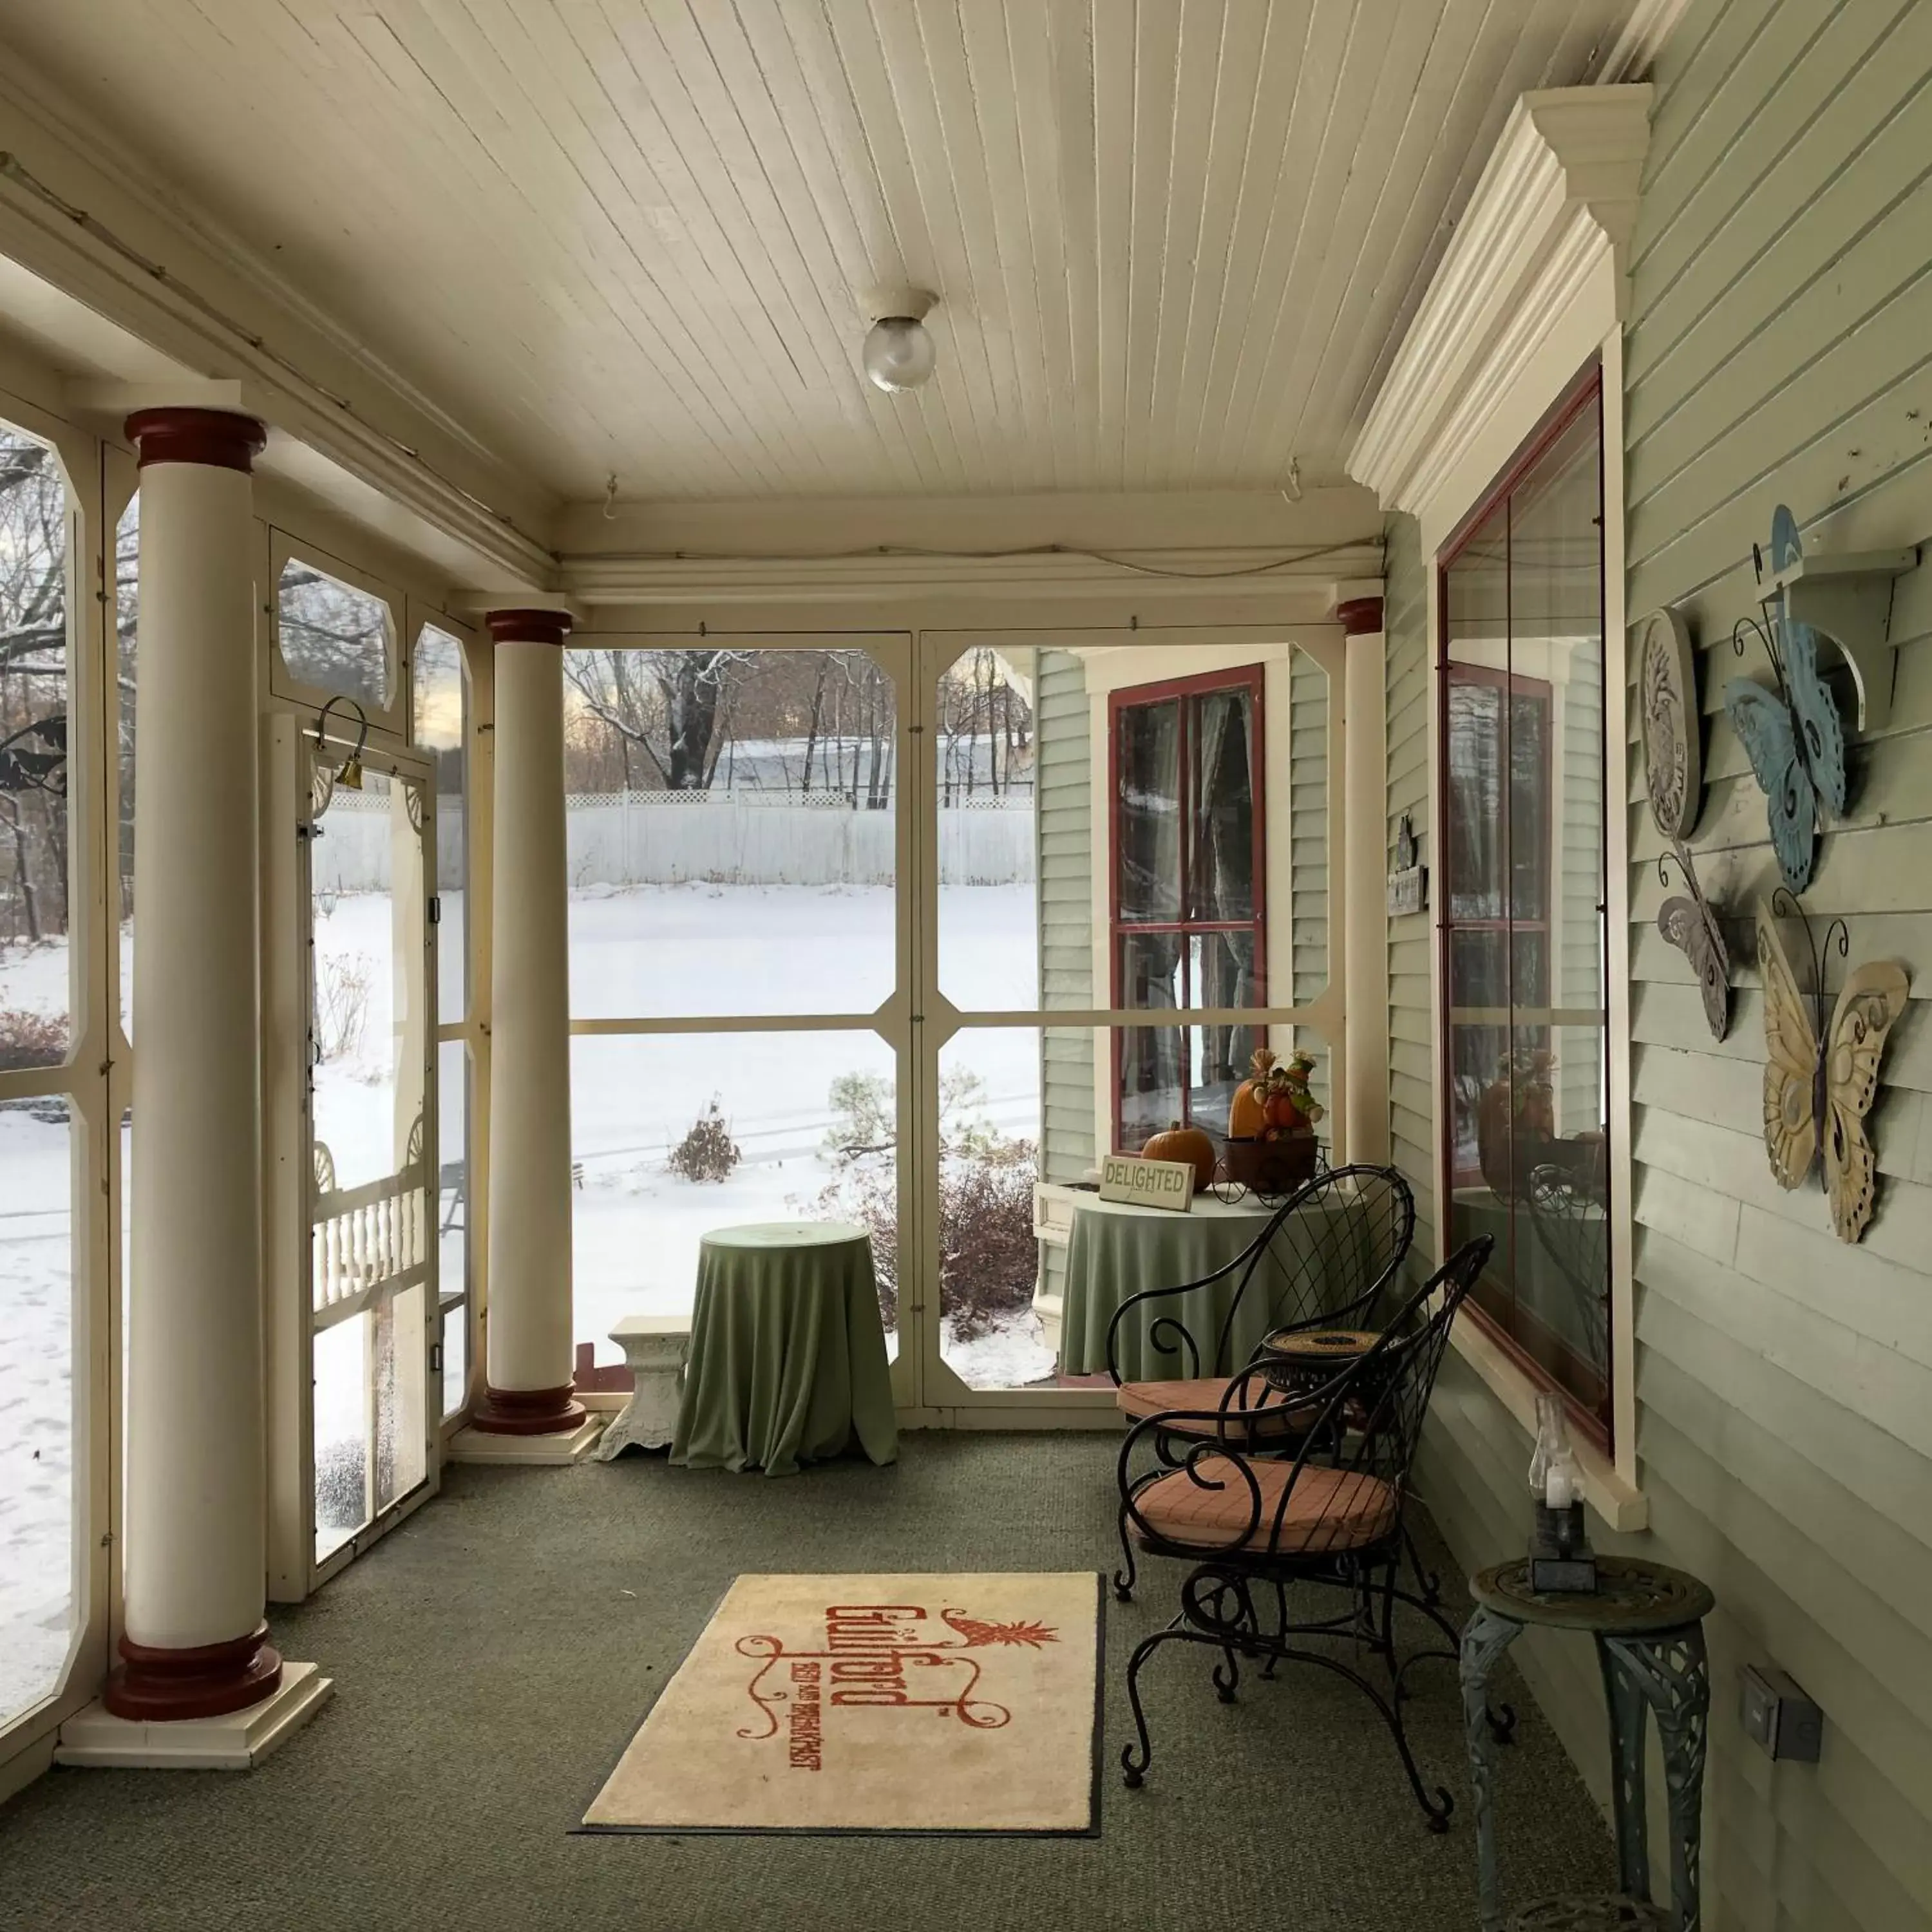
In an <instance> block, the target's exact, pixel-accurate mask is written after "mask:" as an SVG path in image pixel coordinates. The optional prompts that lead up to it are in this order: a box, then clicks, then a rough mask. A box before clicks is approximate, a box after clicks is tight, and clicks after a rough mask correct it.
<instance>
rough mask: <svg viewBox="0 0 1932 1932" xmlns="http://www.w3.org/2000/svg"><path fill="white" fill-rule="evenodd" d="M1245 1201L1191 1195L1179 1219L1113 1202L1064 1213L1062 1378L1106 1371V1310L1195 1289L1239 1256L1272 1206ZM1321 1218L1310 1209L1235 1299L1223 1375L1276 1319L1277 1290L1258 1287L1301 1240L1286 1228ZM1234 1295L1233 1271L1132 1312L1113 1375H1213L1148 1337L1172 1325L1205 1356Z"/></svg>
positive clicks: (1317, 1209) (1320, 1210)
mask: <svg viewBox="0 0 1932 1932" xmlns="http://www.w3.org/2000/svg"><path fill="white" fill-rule="evenodd" d="M1279 1205H1280V1204H1279V1203H1278V1202H1277V1203H1276V1204H1275V1205H1274V1206H1270V1205H1268V1204H1267V1203H1265V1202H1259V1201H1256V1200H1253V1199H1248V1200H1245V1201H1241V1202H1236V1203H1235V1204H1233V1205H1229V1203H1228V1202H1223V1201H1220V1200H1217V1199H1216V1198H1215V1197H1214V1196H1213V1195H1211V1194H1208V1195H1201V1194H1197V1195H1196V1196H1195V1197H1194V1205H1193V1207H1191V1208H1190V1209H1189V1210H1188V1211H1187V1213H1186V1214H1175V1212H1174V1211H1172V1209H1169V1208H1142V1207H1137V1206H1135V1205H1132V1204H1131V1203H1129V1202H1123V1201H1103V1200H1102V1199H1100V1197H1099V1196H1097V1195H1095V1196H1088V1197H1084V1198H1083V1199H1082V1200H1081V1201H1080V1202H1079V1205H1077V1206H1076V1208H1075V1209H1074V1211H1073V1229H1072V1232H1070V1235H1069V1236H1068V1238H1067V1289H1066V1300H1065V1302H1064V1307H1063V1313H1062V1316H1061V1332H1060V1366H1061V1371H1062V1373H1064V1374H1067V1375H1070V1376H1084V1375H1097V1374H1100V1373H1104V1371H1105V1370H1106V1367H1107V1327H1108V1324H1109V1322H1112V1320H1113V1319H1114V1311H1115V1310H1116V1309H1117V1308H1118V1307H1120V1305H1121V1303H1122V1302H1124V1301H1126V1300H1127V1298H1129V1296H1130V1295H1138V1294H1139V1293H1140V1292H1141V1291H1142V1289H1149V1288H1174V1287H1178V1286H1180V1285H1181V1283H1184V1282H1193V1281H1199V1280H1202V1277H1204V1276H1207V1275H1210V1274H1213V1273H1214V1271H1215V1270H1216V1269H1217V1268H1223V1267H1225V1266H1226V1265H1227V1264H1228V1263H1229V1262H1232V1261H1233V1260H1235V1259H1236V1258H1237V1257H1238V1256H1240V1255H1241V1253H1244V1251H1245V1250H1247V1247H1249V1245H1250V1244H1251V1243H1252V1242H1253V1241H1254V1239H1255V1238H1256V1236H1257V1235H1259V1234H1260V1233H1261V1232H1262V1229H1264V1228H1265V1227H1266V1226H1268V1222H1269V1220H1270V1219H1271V1217H1272V1216H1273V1215H1274V1212H1275V1207H1277V1206H1279ZM1329 1211H1330V1210H1329V1209H1328V1208H1326V1207H1325V1206H1323V1205H1319V1204H1317V1203H1313V1202H1311V1203H1310V1204H1308V1205H1307V1206H1305V1207H1304V1208H1302V1209H1301V1211H1300V1214H1298V1215H1297V1216H1296V1217H1292V1219H1291V1220H1289V1223H1287V1225H1286V1226H1284V1227H1283V1229H1282V1231H1281V1233H1280V1235H1279V1236H1278V1237H1277V1239H1276V1241H1274V1243H1272V1244H1270V1249H1269V1252H1268V1256H1266V1257H1265V1259H1263V1260H1262V1264H1261V1268H1260V1270H1259V1272H1258V1273H1257V1274H1256V1279H1255V1282H1254V1285H1253V1290H1252V1292H1250V1293H1249V1294H1247V1295H1244V1296H1243V1297H1242V1299H1241V1311H1240V1313H1239V1315H1238V1318H1237V1319H1236V1322H1235V1332H1234V1334H1232V1335H1231V1336H1230V1337H1229V1349H1230V1353H1231V1356H1232V1362H1231V1366H1232V1367H1236V1368H1238V1367H1241V1365H1242V1364H1244V1363H1245V1362H1247V1361H1249V1360H1250V1359H1251V1358H1253V1355H1254V1353H1255V1352H1256V1349H1259V1347H1260V1346H1261V1344H1262V1340H1263V1338H1264V1337H1265V1336H1266V1335H1267V1334H1268V1331H1269V1330H1270V1329H1271V1328H1273V1327H1274V1325H1275V1323H1276V1322H1277V1320H1278V1319H1280V1318H1279V1317H1278V1316H1277V1315H1275V1314H1274V1313H1271V1302H1272V1301H1273V1298H1274V1297H1273V1290H1274V1288H1275V1287H1276V1286H1278V1285H1279V1283H1278V1281H1275V1280H1265V1279H1264V1278H1263V1277H1265V1276H1268V1275H1269V1274H1271V1271H1275V1270H1277V1269H1285V1268H1286V1265H1288V1264H1289V1262H1291V1261H1292V1259H1294V1258H1295V1256H1297V1254H1298V1250H1297V1248H1296V1247H1295V1244H1297V1243H1298V1242H1300V1241H1304V1240H1305V1239H1306V1238H1307V1236H1306V1235H1305V1233H1304V1231H1303V1229H1301V1228H1298V1226H1297V1225H1296V1223H1297V1221H1298V1220H1300V1218H1301V1215H1307V1216H1314V1215H1319V1214H1326V1213H1328V1212H1329ZM1239 1286H1241V1271H1239V1270H1238V1269H1235V1270H1233V1271H1230V1272H1229V1274H1225V1275H1223V1277H1221V1279H1220V1280H1219V1281H1215V1282H1210V1283H1208V1286H1206V1287H1205V1288H1202V1289H1196V1291H1195V1292H1193V1293H1192V1294H1190V1295H1181V1296H1178V1297H1175V1298H1169V1299H1166V1300H1163V1301H1161V1302H1160V1303H1159V1304H1157V1305H1154V1306H1152V1307H1142V1308H1141V1309H1139V1310H1136V1315H1137V1316H1139V1319H1138V1320H1135V1319H1130V1320H1129V1321H1127V1322H1124V1323H1123V1324H1122V1325H1121V1337H1120V1355H1121V1360H1120V1364H1119V1367H1120V1373H1121V1380H1122V1381H1124V1382H1160V1381H1162V1380H1164V1379H1167V1378H1169V1377H1172V1376H1187V1375H1192V1374H1201V1375H1208V1374H1211V1373H1214V1368H1213V1365H1212V1364H1210V1363H1205V1362H1204V1363H1203V1364H1202V1365H1201V1367H1199V1369H1198V1370H1196V1369H1192V1368H1190V1367H1188V1366H1187V1364H1186V1363H1185V1362H1184V1361H1181V1360H1180V1359H1179V1358H1177V1357H1176V1356H1175V1355H1174V1354H1173V1353H1172V1352H1171V1351H1170V1352H1162V1351H1161V1350H1160V1349H1157V1348H1156V1347H1155V1346H1154V1342H1153V1340H1152V1337H1151V1331H1152V1329H1153V1328H1154V1324H1155V1323H1156V1322H1159V1321H1160V1320H1161V1319H1163V1317H1167V1316H1172V1317H1174V1318H1176V1319H1178V1320H1179V1321H1180V1322H1181V1324H1182V1325H1184V1327H1185V1328H1187V1331H1188V1332H1189V1333H1190V1334H1191V1335H1193V1337H1195V1339H1196V1342H1197V1343H1199V1344H1200V1345H1201V1346H1202V1347H1203V1348H1206V1349H1211V1348H1212V1346H1213V1345H1214V1340H1215V1338H1216V1337H1217V1336H1218V1335H1219V1334H1220V1332H1221V1325H1222V1323H1223V1322H1224V1321H1226V1319H1227V1314H1228V1310H1229V1307H1230V1306H1231V1305H1232V1303H1233V1301H1234V1299H1235V1290H1236V1289H1238V1288H1239Z"/></svg>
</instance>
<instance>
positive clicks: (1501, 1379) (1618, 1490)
mask: <svg viewBox="0 0 1932 1932" xmlns="http://www.w3.org/2000/svg"><path fill="white" fill-rule="evenodd" d="M1449 1338H1450V1340H1451V1343H1453V1344H1454V1347H1455V1349H1456V1352H1457V1354H1458V1355H1460V1356H1461V1357H1462V1358H1463V1360H1464V1361H1466V1362H1467V1363H1469V1365H1470V1367H1472V1368H1473V1369H1474V1370H1475V1371H1476V1373H1477V1374H1478V1375H1479V1376H1481V1377H1482V1379H1483V1380H1484V1382H1486V1383H1487V1385H1489V1390H1490V1394H1492V1395H1493V1396H1494V1397H1496V1400H1498V1401H1499V1402H1500V1403H1502V1406H1503V1407H1504V1408H1505V1409H1507V1410H1508V1412H1510V1414H1511V1415H1513V1416H1514V1418H1516V1420H1517V1422H1518V1423H1519V1424H1520V1425H1521V1426H1522V1427H1523V1430H1525V1431H1526V1433H1528V1435H1529V1436H1530V1437H1531V1439H1532V1440H1534V1439H1535V1435H1536V1394H1537V1385H1536V1384H1535V1382H1533V1381H1532V1379H1530V1377H1529V1376H1527V1375H1526V1374H1525V1373H1523V1370H1522V1369H1521V1368H1520V1367H1518V1366H1517V1364H1516V1363H1515V1362H1514V1361H1513V1360H1512V1359H1511V1357H1510V1355H1509V1354H1508V1351H1506V1350H1505V1349H1504V1348H1503V1347H1502V1345H1501V1344H1500V1343H1498V1342H1497V1341H1496V1340H1494V1339H1493V1337H1491V1336H1490V1334H1488V1333H1487V1331H1485V1330H1484V1328H1482V1326H1481V1325H1480V1324H1479V1323H1477V1322H1457V1323H1456V1324H1455V1325H1454V1326H1453V1327H1452V1328H1451V1330H1450V1331H1449ZM1571 1442H1572V1443H1573V1445H1574V1448H1575V1450H1576V1452H1577V1466H1578V1468H1579V1469H1580V1470H1581V1471H1582V1472H1583V1500H1584V1501H1585V1502H1587V1503H1588V1504H1589V1505H1590V1507H1591V1508H1592V1509H1593V1510H1595V1511H1596V1512H1597V1514H1598V1515H1599V1516H1600V1517H1602V1518H1603V1520H1604V1523H1605V1524H1606V1525H1607V1526H1608V1527H1609V1528H1610V1529H1613V1530H1619V1531H1629V1530H1637V1529H1643V1528H1644V1527H1645V1526H1646V1525H1647V1524H1648V1523H1649V1521H1650V1501H1649V1498H1648V1497H1646V1496H1645V1495H1644V1493H1643V1491H1642V1490H1640V1489H1639V1488H1638V1487H1637V1485H1636V1484H1634V1483H1633V1482H1632V1481H1631V1480H1630V1479H1629V1478H1628V1477H1627V1476H1625V1475H1622V1474H1621V1473H1620V1472H1619V1470H1618V1469H1617V1467H1616V1464H1615V1463H1613V1462H1612V1461H1611V1460H1610V1457H1607V1456H1606V1455H1605V1454H1604V1452H1603V1451H1601V1449H1599V1448H1598V1447H1597V1445H1595V1443H1594V1442H1590V1441H1589V1440H1588V1439H1585V1438H1583V1437H1581V1436H1575V1435H1573V1436H1572V1437H1571Z"/></svg>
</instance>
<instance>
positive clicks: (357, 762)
mask: <svg viewBox="0 0 1932 1932" xmlns="http://www.w3.org/2000/svg"><path fill="white" fill-rule="evenodd" d="M335 782H336V784H338V786H340V787H341V789H342V790H344V791H360V790H362V757H361V754H359V753H358V752H355V751H352V752H350V754H349V762H348V763H347V764H346V765H344V766H343V768H342V770H341V773H340V775H338V778H336V781H335Z"/></svg>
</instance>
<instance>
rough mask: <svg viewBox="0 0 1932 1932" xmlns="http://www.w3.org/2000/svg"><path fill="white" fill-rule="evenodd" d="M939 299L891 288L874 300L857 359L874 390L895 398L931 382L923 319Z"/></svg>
mask: <svg viewBox="0 0 1932 1932" xmlns="http://www.w3.org/2000/svg"><path fill="white" fill-rule="evenodd" d="M936 302H938V296H933V295H929V294H928V293H926V291H925V290H923V289H893V290H886V291H885V292H883V293H880V294H879V295H877V296H874V297H873V299H872V301H871V305H870V307H871V314H872V315H873V316H874V318H875V320H874V322H873V323H872V326H871V329H868V331H867V332H866V335H865V347H864V349H863V350H862V351H861V352H860V356H859V359H860V361H861V362H862V363H863V364H864V365H865V376H866V379H867V380H868V381H869V382H870V383H871V384H872V386H873V387H874V389H883V390H884V391H885V392H886V394H887V395H898V394H900V393H901V392H903V391H904V390H907V389H917V388H918V387H919V385H920V384H921V383H924V382H926V381H927V380H929V379H930V377H931V376H932V369H933V363H934V360H935V355H934V350H933V346H932V336H931V335H929V334H928V333H927V332H926V317H927V315H929V314H930V313H931V312H932V308H933V306H934V305H935V303H936Z"/></svg>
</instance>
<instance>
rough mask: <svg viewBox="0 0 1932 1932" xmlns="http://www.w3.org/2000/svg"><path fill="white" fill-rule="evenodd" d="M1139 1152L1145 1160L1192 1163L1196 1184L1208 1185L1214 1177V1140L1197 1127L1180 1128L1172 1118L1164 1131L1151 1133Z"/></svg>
mask: <svg viewBox="0 0 1932 1932" xmlns="http://www.w3.org/2000/svg"><path fill="white" fill-rule="evenodd" d="M1141 1152H1142V1154H1144V1155H1145V1156H1146V1157H1147V1158H1148V1160H1185V1161H1191V1162H1193V1164H1194V1184H1195V1186H1196V1187H1208V1186H1209V1185H1211V1184H1212V1182H1213V1181H1214V1142H1212V1141H1211V1140H1210V1139H1208V1136H1206V1135H1205V1133H1202V1131H1201V1130H1200V1129H1199V1127H1183V1126H1182V1125H1181V1123H1180V1122H1179V1121H1175V1123H1174V1124H1173V1125H1172V1127H1169V1129H1168V1130H1167V1131H1166V1133H1159V1134H1155V1135H1154V1136H1152V1137H1151V1139H1149V1140H1148V1144H1147V1145H1146V1146H1145V1147H1144V1148H1142V1149H1141Z"/></svg>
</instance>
